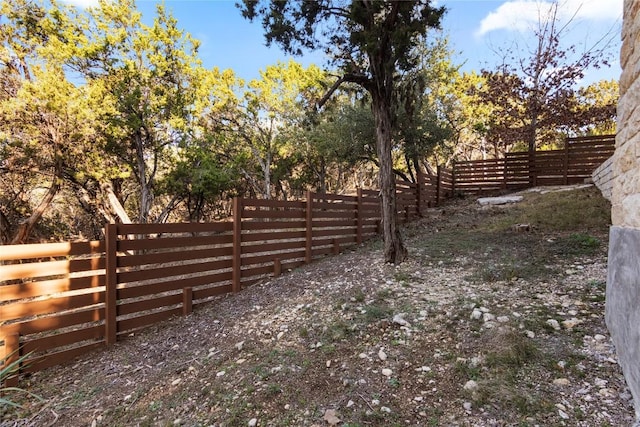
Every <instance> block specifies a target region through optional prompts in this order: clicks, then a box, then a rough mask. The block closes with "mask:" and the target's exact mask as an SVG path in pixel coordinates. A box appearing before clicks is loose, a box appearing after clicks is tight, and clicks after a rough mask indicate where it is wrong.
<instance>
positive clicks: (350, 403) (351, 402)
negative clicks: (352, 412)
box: [347, 400, 355, 408]
mask: <svg viewBox="0 0 640 427" xmlns="http://www.w3.org/2000/svg"><path fill="white" fill-rule="evenodd" d="M353 405H355V402H354V401H353V400H350V401H348V402H347V408H351V407H352V406H353Z"/></svg>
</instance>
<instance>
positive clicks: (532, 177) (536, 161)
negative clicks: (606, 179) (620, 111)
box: [453, 135, 615, 194]
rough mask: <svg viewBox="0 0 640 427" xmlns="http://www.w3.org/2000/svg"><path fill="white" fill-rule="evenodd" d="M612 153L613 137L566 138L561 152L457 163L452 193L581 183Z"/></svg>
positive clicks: (513, 154)
mask: <svg viewBox="0 0 640 427" xmlns="http://www.w3.org/2000/svg"><path fill="white" fill-rule="evenodd" d="M614 150H615V135H603V136H591V137H580V138H567V140H566V142H565V147H564V149H562V150H548V151H537V152H536V153H535V155H534V156H531V155H530V154H529V153H528V152H520V153H507V154H506V156H505V158H503V159H490V160H473V161H466V162H456V163H455V164H454V167H453V175H454V179H453V182H454V191H455V192H459V193H471V194H477V193H491V192H497V191H512V190H518V189H523V188H528V187H533V186H537V185H567V184H578V183H582V182H584V180H585V178H588V177H590V176H591V174H592V173H593V171H594V170H595V169H596V168H597V167H598V166H600V165H601V164H602V163H603V162H604V161H605V160H607V159H608V158H609V157H611V155H613V152H614Z"/></svg>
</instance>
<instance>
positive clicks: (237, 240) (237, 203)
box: [231, 197, 242, 292]
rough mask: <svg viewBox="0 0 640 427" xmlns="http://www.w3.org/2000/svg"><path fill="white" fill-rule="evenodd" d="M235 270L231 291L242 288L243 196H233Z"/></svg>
mask: <svg viewBox="0 0 640 427" xmlns="http://www.w3.org/2000/svg"><path fill="white" fill-rule="evenodd" d="M232 265H233V270H232V273H231V278H232V283H231V291H232V292H240V290H241V289H242V282H241V279H242V277H241V275H242V269H241V267H242V197H234V198H233V261H232Z"/></svg>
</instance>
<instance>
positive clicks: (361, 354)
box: [358, 353, 368, 359]
mask: <svg viewBox="0 0 640 427" xmlns="http://www.w3.org/2000/svg"><path fill="white" fill-rule="evenodd" d="M358 357H359V358H360V359H366V358H367V357H368V356H367V353H360V354H359V355H358Z"/></svg>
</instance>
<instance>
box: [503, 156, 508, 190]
mask: <svg viewBox="0 0 640 427" xmlns="http://www.w3.org/2000/svg"><path fill="white" fill-rule="evenodd" d="M502 189H503V190H506V189H507V153H505V154H504V162H503V165H502Z"/></svg>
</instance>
